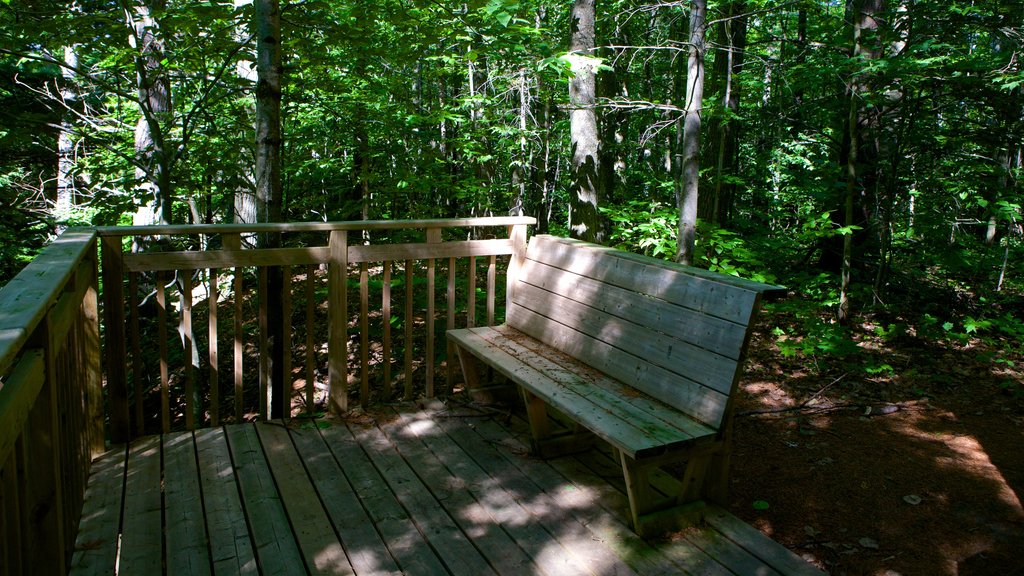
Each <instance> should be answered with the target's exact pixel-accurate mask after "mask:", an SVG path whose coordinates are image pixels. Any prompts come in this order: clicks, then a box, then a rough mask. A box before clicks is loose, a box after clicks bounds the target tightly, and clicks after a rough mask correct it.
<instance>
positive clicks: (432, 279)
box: [425, 228, 441, 398]
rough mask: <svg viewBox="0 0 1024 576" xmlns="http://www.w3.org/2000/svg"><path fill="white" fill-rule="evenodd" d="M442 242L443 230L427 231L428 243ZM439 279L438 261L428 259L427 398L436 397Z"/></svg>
mask: <svg viewBox="0 0 1024 576" xmlns="http://www.w3.org/2000/svg"><path fill="white" fill-rule="evenodd" d="M440 242H441V229H440V228H430V229H428V230H427V243H428V244H439V243H440ZM436 279H437V261H436V260H435V259H434V258H428V259H427V347H426V352H425V355H426V359H425V360H426V368H427V370H426V372H427V374H426V378H427V384H426V386H425V394H426V397H427V398H433V397H434V362H435V361H436V359H437V358H436V354H435V353H434V321H435V318H434V315H435V313H436V311H435V309H434V305H435V294H434V287H435V283H436Z"/></svg>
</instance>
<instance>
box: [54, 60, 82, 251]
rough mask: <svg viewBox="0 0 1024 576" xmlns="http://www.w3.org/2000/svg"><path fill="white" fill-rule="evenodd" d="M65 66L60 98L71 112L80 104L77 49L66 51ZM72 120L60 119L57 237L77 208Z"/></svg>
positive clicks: (66, 114) (66, 116)
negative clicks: (75, 207) (73, 208)
mask: <svg viewBox="0 0 1024 576" xmlns="http://www.w3.org/2000/svg"><path fill="white" fill-rule="evenodd" d="M64 63H65V64H67V65H68V67H66V68H62V69H61V76H62V81H63V83H62V84H61V87H60V97H61V99H62V100H63V101H64V105H65V106H67V107H69V108H70V107H72V106H74V105H75V102H76V101H77V100H78V91H77V90H76V89H75V85H74V80H75V72H74V71H73V70H74V69H75V68H78V54H77V52H76V51H75V47H74V46H67V47H65V48H64ZM72 118H73V113H72V112H71V111H70V110H65V112H64V114H63V115H62V116H61V122H60V132H59V133H58V134H57V198H56V201H55V202H54V205H53V218H54V220H56V221H57V234H58V235H59V234H61V233H63V232H64V230H65V229H67V220H68V218H69V217H70V216H71V209H72V207H73V206H74V204H75V177H74V175H73V174H72V170H73V169H74V167H75V137H74V132H73V126H72Z"/></svg>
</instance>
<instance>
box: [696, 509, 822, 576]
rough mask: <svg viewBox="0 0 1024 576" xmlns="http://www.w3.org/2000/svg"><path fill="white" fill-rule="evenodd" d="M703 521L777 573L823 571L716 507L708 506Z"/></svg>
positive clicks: (816, 574)
mask: <svg viewBox="0 0 1024 576" xmlns="http://www.w3.org/2000/svg"><path fill="white" fill-rule="evenodd" d="M704 519H705V521H706V522H707V523H708V524H709V525H711V526H712V527H713V528H714V529H715V530H717V531H718V532H720V533H721V534H722V536H724V537H725V538H728V539H729V540H731V541H732V542H733V543H735V544H737V545H738V546H740V547H742V548H743V549H744V550H746V551H748V552H749V553H750V554H752V555H753V556H756V557H757V558H758V559H760V560H761V561H762V562H764V563H766V564H768V565H769V566H771V567H772V568H774V569H775V570H777V571H778V572H779V573H781V574H786V575H787V576H788V575H792V576H798V575H806V576H821V575H822V574H823V573H822V572H821V571H820V570H818V569H817V568H815V567H814V566H812V565H810V564H808V563H807V562H805V561H804V560H803V559H802V558H800V557H798V556H796V555H795V554H793V553H792V552H790V551H789V550H787V549H786V548H785V547H783V546H782V545H781V544H779V543H778V542H775V541H774V540H771V539H769V538H768V537H767V536H765V535H764V534H762V533H761V532H760V531H758V530H757V529H756V528H754V527H753V526H751V525H749V524H747V523H746V522H743V521H742V520H740V519H739V518H737V517H735V516H733V515H732V514H730V513H728V512H726V511H725V510H723V509H722V508H720V507H718V506H709V507H708V509H707V511H706V512H705V514H704Z"/></svg>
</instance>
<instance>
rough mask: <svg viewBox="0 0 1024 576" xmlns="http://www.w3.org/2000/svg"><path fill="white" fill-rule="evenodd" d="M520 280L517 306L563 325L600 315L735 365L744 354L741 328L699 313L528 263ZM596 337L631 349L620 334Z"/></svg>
mask: <svg viewBox="0 0 1024 576" xmlns="http://www.w3.org/2000/svg"><path fill="white" fill-rule="evenodd" d="M519 279H520V282H523V283H525V286H522V287H521V288H520V291H519V292H517V293H516V302H518V303H521V304H522V305H524V306H529V307H530V308H531V309H532V310H534V311H536V312H538V313H540V314H544V315H545V316H550V317H552V318H555V319H556V320H559V321H561V322H563V323H565V324H570V325H573V326H576V325H577V323H576V319H577V318H578V317H583V318H586V317H588V316H590V315H594V314H599V315H600V316H601V317H602V320H615V319H620V320H625V321H626V322H625V323H623V324H624V326H636V327H637V328H636V329H639V330H642V331H643V332H644V333H646V334H650V335H656V334H657V333H660V334H666V335H668V336H670V337H671V338H672V339H673V340H674V341H682V342H686V343H687V344H690V345H691V346H692V347H694V348H695V349H696V350H697V351H699V352H700V353H703V354H707V353H708V352H712V353H714V354H719V355H722V356H725V357H727V358H732V359H736V358H738V357H739V353H740V351H741V350H742V349H743V344H744V341H745V335H746V326H745V325H742V324H737V323H735V322H730V321H727V320H722V319H721V318H717V317H715V316H711V315H709V314H706V313H704V312H701V311H696V310H693V309H690V308H685V307H683V306H680V305H678V304H675V303H671V302H667V301H665V300H661V299H659V298H654V297H650V296H641V295H639V294H638V293H636V292H630V291H629V290H626V289H624V288H619V287H618V286H613V285H610V284H605V283H602V282H599V281H597V280H594V279H593V278H587V277H586V276H580V275H578V274H574V273H571V272H568V271H565V270H560V269H557V268H553V267H551V266H548V265H547V264H543V263H540V262H536V261H534V260H527V261H526V264H525V265H524V266H523V268H522V271H521V272H520V276H519ZM530 288H532V290H531V289H530ZM524 291H525V292H524ZM531 304H532V305H531ZM594 334H597V335H599V336H600V337H601V338H602V339H606V341H608V342H610V343H613V344H616V345H618V346H619V347H621V348H624V349H627V350H629V349H630V348H629V347H628V345H629V343H630V342H629V339H628V338H624V337H623V336H624V335H623V334H619V333H614V332H612V333H609V332H600V333H594Z"/></svg>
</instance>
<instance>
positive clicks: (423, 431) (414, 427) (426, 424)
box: [400, 418, 440, 438]
mask: <svg viewBox="0 0 1024 576" xmlns="http://www.w3.org/2000/svg"><path fill="white" fill-rule="evenodd" d="M438 432H440V430H438V428H437V424H436V423H435V422H434V421H433V420H431V419H429V418H421V419H417V420H413V421H412V422H409V423H408V424H406V425H405V426H403V427H402V429H401V432H400V433H401V435H402V436H405V437H410V438H412V437H416V436H423V435H433V434H437V433H438Z"/></svg>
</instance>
